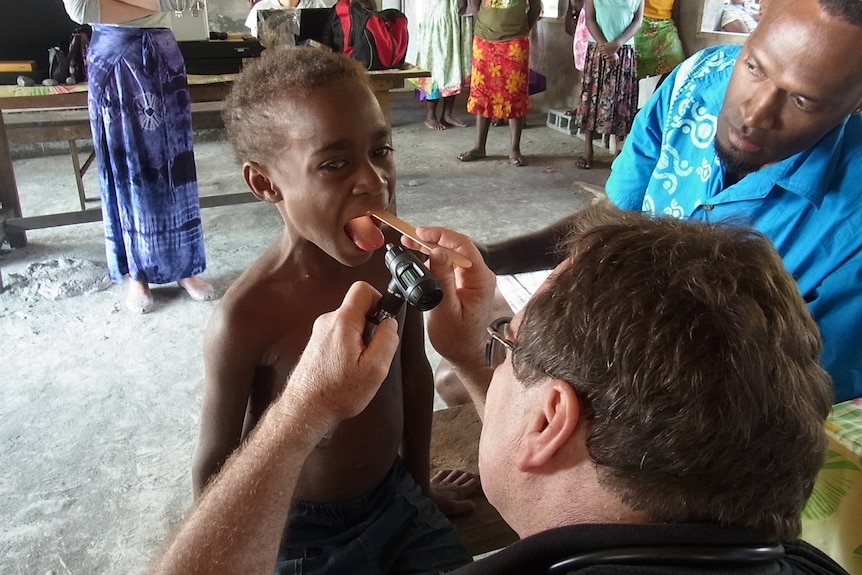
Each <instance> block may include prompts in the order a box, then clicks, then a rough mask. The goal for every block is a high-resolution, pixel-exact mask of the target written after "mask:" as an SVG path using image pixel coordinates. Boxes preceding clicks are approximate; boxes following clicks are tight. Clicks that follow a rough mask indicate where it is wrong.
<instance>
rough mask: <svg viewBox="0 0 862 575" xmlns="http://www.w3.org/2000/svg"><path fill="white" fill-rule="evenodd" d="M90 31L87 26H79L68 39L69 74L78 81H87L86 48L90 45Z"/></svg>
mask: <svg viewBox="0 0 862 575" xmlns="http://www.w3.org/2000/svg"><path fill="white" fill-rule="evenodd" d="M91 32H92V30H91V28H90V27H89V26H81V27H80V28H76V29H75V31H74V32H72V37H71V39H70V40H69V55H68V61H69V76H72V77H73V78H75V81H76V82H78V83H81V82H86V81H87V49H88V48H89V47H90V34H91ZM64 80H65V78H64Z"/></svg>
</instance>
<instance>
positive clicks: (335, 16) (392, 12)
mask: <svg viewBox="0 0 862 575" xmlns="http://www.w3.org/2000/svg"><path fill="white" fill-rule="evenodd" d="M408 38H409V36H408V33H407V16H405V15H404V13H403V12H401V11H400V10H396V9H394V8H388V9H386V10H381V11H379V12H376V11H373V10H368V9H367V8H365V7H364V6H362V5H360V4H359V3H358V2H351V1H350V0H338V2H336V4H335V6H333V7H332V11H331V12H330V16H329V30H328V35H327V40H328V41H327V42H326V43H327V44H329V46H330V47H331V48H333V49H334V50H335V51H337V52H343V53H345V54H347V55H348V56H351V57H353V58H355V59H356V60H359V61H360V62H362V65H364V66H365V67H366V68H367V69H368V70H386V69H389V68H400V67H401V66H402V65H404V60H405V58H406V57H407V41H408Z"/></svg>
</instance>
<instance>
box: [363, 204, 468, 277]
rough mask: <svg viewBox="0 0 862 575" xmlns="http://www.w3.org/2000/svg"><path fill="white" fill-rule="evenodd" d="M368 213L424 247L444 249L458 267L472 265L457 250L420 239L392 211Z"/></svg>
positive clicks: (412, 228)
mask: <svg viewBox="0 0 862 575" xmlns="http://www.w3.org/2000/svg"><path fill="white" fill-rule="evenodd" d="M368 215H369V216H371V217H374V218H377V219H378V220H380V221H381V222H383V223H384V224H388V225H389V226H390V227H392V228H394V229H396V230H398V231H399V232H400V233H402V234H403V235H405V236H407V237H408V238H410V239H411V240H413V241H414V242H416V243H418V244H419V245H421V246H422V247H424V248H425V249H428V250H431V249H434V248H436V247H439V248H442V249H444V250H445V251H446V254H447V255H448V256H449V258H450V259H451V260H452V263H454V264H455V265H456V266H458V267H459V268H465V269H466V268H469V267H472V266H473V262H471V261H470V260H469V259H467V258H466V257H464V256H462V255H461V254H459V253H458V252H455V251H452V250H450V249H449V248H444V247H443V246H438V245H437V244H432V243H429V242H425V241H422V240H420V239H419V238H418V237H416V228H415V227H413V226H411V225H410V224H408V223H407V222H405V221H404V220H402V219H401V218H399V217H398V216H396V215H395V214H392V213H390V212H387V211H385V210H378V211H373V212H368Z"/></svg>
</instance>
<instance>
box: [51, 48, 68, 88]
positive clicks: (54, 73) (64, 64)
mask: <svg viewBox="0 0 862 575" xmlns="http://www.w3.org/2000/svg"><path fill="white" fill-rule="evenodd" d="M48 77H49V78H50V79H52V80H56V81H57V83H58V84H65V83H66V78H68V77H69V60H68V58H66V54H65V53H64V52H63V51H62V50H61V49H60V47H59V46H54V47H53V48H48Z"/></svg>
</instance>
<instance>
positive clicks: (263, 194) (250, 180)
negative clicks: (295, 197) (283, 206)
mask: <svg viewBox="0 0 862 575" xmlns="http://www.w3.org/2000/svg"><path fill="white" fill-rule="evenodd" d="M242 178H243V179H244V180H245V185H247V186H248V189H249V190H251V193H252V194H254V197H256V198H257V199H259V200H260V201H262V202H267V203H270V204H277V203H278V202H280V201H281V200H282V197H281V191H279V190H277V189H276V187H275V184H274V182H273V181H272V180H271V179H270V177H269V175H268V174H267V173H266V170H265V168H264V167H263V166H261V165H260V164H258V163H257V162H245V163H244V164H243V165H242Z"/></svg>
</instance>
